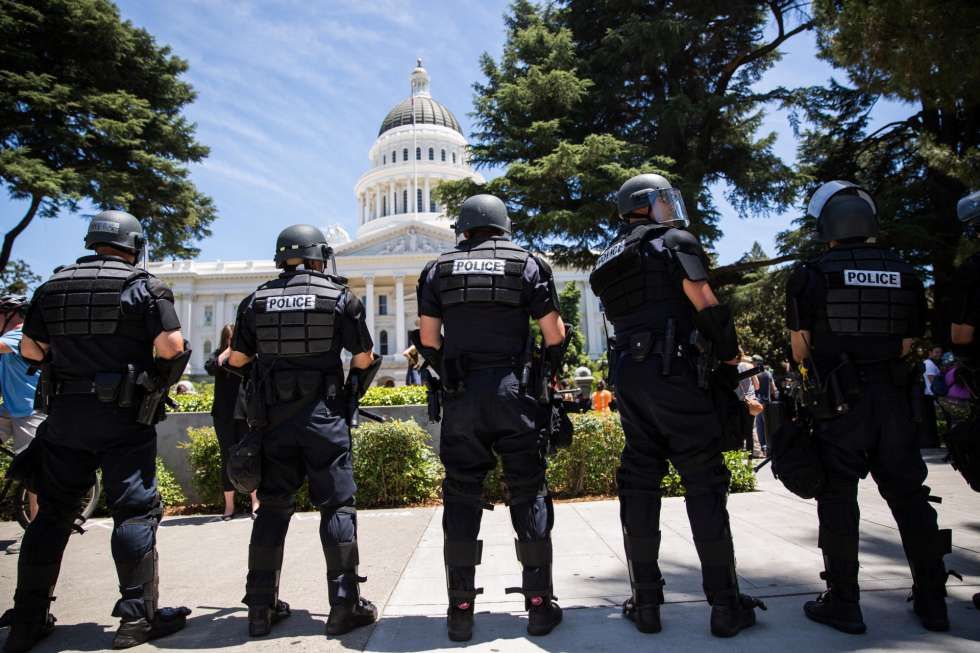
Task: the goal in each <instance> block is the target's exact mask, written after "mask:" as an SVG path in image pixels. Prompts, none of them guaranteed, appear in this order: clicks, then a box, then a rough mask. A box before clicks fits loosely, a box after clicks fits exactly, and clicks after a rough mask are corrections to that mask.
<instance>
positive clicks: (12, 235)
mask: <svg viewBox="0 0 980 653" xmlns="http://www.w3.org/2000/svg"><path fill="white" fill-rule="evenodd" d="M43 199H44V198H43V197H42V196H41V195H31V205H30V207H28V209H27V213H25V214H24V217H23V218H21V219H20V222H18V223H17V224H16V225H15V226H14V228H13V229H11V230H10V231H8V232H7V235H5V236H4V237H3V247H2V248H0V270H6V269H7V263H9V262H10V253H11V252H12V251H13V249H14V241H15V240H16V239H17V236H19V235H20V234H21V232H22V231H24V229H27V225H29V224H30V223H31V220H33V219H34V216H35V215H36V214H37V209H38V207H39V206H41V200H43Z"/></svg>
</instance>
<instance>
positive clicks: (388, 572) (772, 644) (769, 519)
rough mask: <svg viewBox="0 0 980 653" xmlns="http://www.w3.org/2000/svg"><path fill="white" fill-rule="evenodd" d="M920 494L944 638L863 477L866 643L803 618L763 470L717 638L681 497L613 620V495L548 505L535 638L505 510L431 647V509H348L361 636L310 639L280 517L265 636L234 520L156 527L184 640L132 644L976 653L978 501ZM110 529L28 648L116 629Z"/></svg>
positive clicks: (794, 508)
mask: <svg viewBox="0 0 980 653" xmlns="http://www.w3.org/2000/svg"><path fill="white" fill-rule="evenodd" d="M927 459H928V462H929V466H930V478H929V485H930V486H931V487H932V488H933V493H934V494H937V495H940V496H942V497H943V499H944V501H943V503H942V505H939V506H937V510H938V511H939V514H940V524H941V526H943V527H952V528H953V529H954V534H953V544H954V554H953V555H951V556H949V557H948V558H947V565H948V566H949V567H950V568H953V569H956V570H958V571H959V572H960V573H962V574H963V575H964V577H965V581H964V582H962V583H961V582H959V581H957V580H956V579H951V581H950V589H949V591H950V598H949V606H950V617H951V620H952V622H953V630H952V632H951V633H947V634H935V633H927V632H926V631H924V630H923V629H922V628H921V627H920V626H919V625H918V621H917V620H916V619H915V617H914V615H912V613H911V607H910V605H909V604H907V603H906V602H905V598H906V596H907V594H908V590H909V588H910V587H911V579H910V577H909V572H908V567H907V565H906V562H905V559H904V555H903V553H902V548H901V544H900V542H899V539H898V534H897V531H896V529H895V526H894V522H893V520H892V518H891V515H890V513H889V511H888V509H887V507H886V505H885V503H884V502H883V501H882V500H881V498H880V497H879V496H878V495H877V492H876V490H875V489H874V485H873V484H872V483H871V482H865V483H862V484H861V509H862V548H861V560H862V571H861V582H862V589H863V591H864V593H863V597H862V606H863V609H864V613H865V620H866V621H867V623H868V629H869V630H868V633H867V634H866V635H863V636H848V635H843V634H841V633H837V632H836V631H834V630H831V629H829V628H826V627H823V626H819V625H817V624H814V623H811V622H810V621H808V620H807V619H806V618H805V617H804V616H803V614H802V610H801V606H802V603H803V602H804V601H805V600H807V599H809V598H812V597H814V596H816V594H817V593H818V592H819V591H821V589H822V583H821V582H820V580H819V573H820V570H821V569H822V562H821V558H820V553H819V550H818V549H817V548H816V537H817V524H816V508H815V505H814V503H813V502H811V501H803V500H801V499H798V498H796V497H794V496H792V495H790V494H789V493H787V492H786V491H785V490H784V489H783V488H782V486H781V485H780V484H779V483H778V482H777V481H775V480H774V479H773V478H772V476H771V473H770V472H769V471H768V468H766V470H764V471H763V472H761V473H760V490H761V491H759V492H755V493H751V494H740V495H734V496H732V497H731V498H730V501H729V508H730V511H731V515H732V528H733V531H734V534H735V546H736V552H737V556H738V562H739V573H740V579H741V581H740V582H741V585H742V589H743V591H745V592H747V593H750V594H753V595H755V596H758V597H761V598H763V599H764V600H765V601H766V603H767V604H768V607H769V610H768V611H767V612H760V613H759V620H760V621H759V625H758V626H756V627H755V628H752V629H749V630H747V631H745V632H743V633H742V634H741V635H739V636H738V637H737V638H735V639H733V640H717V639H714V638H712V637H711V636H710V634H709V633H708V614H709V608H708V606H707V604H706V603H705V601H704V596H703V594H702V592H701V589H700V583H701V581H700V572H699V567H698V562H697V556H696V554H695V551H694V547H693V544H692V540H691V532H690V527H689V525H688V523H687V516H686V513H685V509H684V501H683V499H666V500H665V501H664V508H663V521H662V530H663V545H662V548H661V555H662V567H663V570H664V574H665V576H666V580H667V586H666V588H665V591H666V598H667V605H665V606H664V608H663V611H662V613H663V620H664V631H663V632H662V633H661V634H659V635H641V634H640V633H638V632H637V631H636V630H635V628H634V627H633V625H632V624H631V623H630V622H628V621H625V620H624V619H623V618H622V616H621V610H620V608H619V606H620V605H621V603H622V602H623V601H624V600H625V599H626V597H627V595H628V591H629V590H628V587H629V586H628V579H627V573H626V566H625V557H624V554H623V544H622V536H621V534H620V533H621V531H620V526H619V512H618V504H617V503H616V502H615V501H598V502H583V503H562V504H559V505H558V506H557V507H556V520H555V531H554V535H553V537H554V542H555V592H556V593H557V594H558V596H559V597H560V603H561V605H562V606H563V607H564V608H565V622H564V623H563V624H562V625H561V626H560V627H559V628H557V629H556V630H555V631H554V632H553V633H552V634H551V635H549V636H548V637H545V638H538V639H533V640H532V639H530V638H528V637H527V635H526V633H525V631H524V627H525V623H526V619H525V617H524V615H523V611H522V607H523V605H522V599H520V597H517V598H518V600H517V601H515V600H514V598H515V595H505V594H504V588H506V587H508V586H513V585H518V584H519V583H520V571H519V567H518V564H517V561H516V557H515V553H514V545H513V532H512V530H511V526H510V518H509V514H508V512H507V510H506V508H503V507H502V506H498V507H497V510H495V511H493V512H485V513H484V518H483V531H482V537H483V540H484V557H483V564H482V565H481V566H480V567H479V568H478V570H477V583H478V585H480V586H483V587H484V588H485V593H484V595H483V596H481V597H478V599H477V609H478V611H480V613H479V614H478V615H477V622H476V633H475V637H474V640H473V641H472V642H470V643H469V645H468V646H465V647H464V646H461V645H453V644H451V643H450V642H449V641H448V639H447V638H446V636H445V605H446V598H445V587H444V572H443V566H442V531H441V514H442V511H441V509H436V508H422V509H413V510H379V511H362V512H361V513H359V523H360V528H361V547H362V555H361V558H362V560H363V561H364V564H363V565H362V573H363V574H365V575H367V576H368V577H369V579H370V580H369V581H368V583H367V584H366V585H365V595H366V596H368V597H369V598H371V599H372V600H374V601H375V602H376V603H377V604H378V606H379V608H381V609H382V612H383V619H382V620H381V622H380V623H379V624H378V625H377V626H375V627H373V628H370V629H365V630H363V631H360V632H355V633H352V634H350V635H348V636H346V637H344V638H342V639H340V640H327V639H326V638H324V636H323V622H324V620H325V618H326V612H327V609H328V608H327V605H326V592H325V589H324V573H325V572H324V563H323V555H322V553H321V551H320V547H319V542H318V539H317V527H318V519H319V515H317V514H303V515H297V516H296V517H295V518H294V520H293V523H292V525H291V527H290V533H289V539H288V541H287V545H286V560H285V568H284V572H283V578H282V598H283V599H284V600H286V601H288V602H290V603H291V604H292V606H293V609H294V613H293V616H292V617H291V618H290V619H289V620H288V621H286V622H284V623H282V624H281V625H280V626H278V627H277V628H276V629H275V630H274V631H273V634H272V636H271V637H269V638H265V639H262V640H248V638H247V637H246V634H245V614H246V613H245V608H244V606H243V605H242V604H241V603H240V600H241V597H242V594H243V591H244V588H243V585H244V567H245V560H246V547H247V541H248V535H249V529H250V525H251V522H250V521H248V520H236V521H233V522H229V523H224V522H220V521H215V520H213V519H212V518H207V517H191V518H171V519H167V520H165V521H164V524H163V527H162V528H161V530H160V549H161V594H162V599H163V601H164V603H165V604H185V605H188V606H189V607H191V608H193V610H194V614H193V617H192V619H191V623H190V625H189V626H188V628H187V629H186V630H184V631H183V632H181V633H179V634H177V635H174V636H172V637H170V638H167V639H164V640H160V641H159V642H158V643H155V644H149V645H145V646H143V647H141V648H139V649H136V650H137V651H140V650H145V651H150V650H153V649H157V650H184V649H195V650H208V651H210V650H215V651H218V650H222V651H239V650H240V651H250V650H254V651H258V650H262V651H269V650H273V651H274V650H289V651H304V650H318V651H319V650H357V651H373V652H377V653H381V652H386V653H387V652H391V653H395V652H406V653H407V652H409V651H428V650H444V649H445V650H448V649H456V648H467V649H468V650H474V651H487V652H491V651H492V652H497V651H507V652H510V651H621V650H628V649H631V648H637V647H644V648H654V647H670V648H678V649H683V650H707V651H710V650H727V651H732V650H747V651H748V650H751V651H754V652H755V653H758V651H760V650H766V649H770V650H780V651H781V650H786V649H789V648H790V647H792V648H793V649H794V653H796V652H797V651H799V652H802V651H811V650H812V651H826V650H855V649H862V650H892V649H904V650H916V651H950V652H955V651H977V650H980V613H978V612H977V610H975V609H974V608H973V606H972V604H971V603H970V596H971V595H972V594H973V593H974V592H977V591H980V494H976V493H973V492H971V491H970V490H969V488H967V486H966V484H965V483H964V482H963V480H962V479H961V478H960V477H959V475H958V474H957V473H956V472H954V471H953V470H952V469H950V468H949V467H948V466H947V465H945V464H943V463H942V462H941V457H940V455H939V454H937V453H931V454H928V456H927ZM109 528H111V524H110V523H109V522H107V521H105V520H103V521H100V522H97V523H95V524H94V525H93V526H92V527H91V528H90V529H89V532H88V533H86V534H85V535H84V536H81V537H78V536H75V537H73V538H72V542H71V544H70V547H69V551H68V553H67V554H66V558H65V560H66V564H65V568H64V570H63V572H62V576H61V581H60V582H59V588H58V592H57V593H58V595H59V597H61V598H60V599H59V601H58V602H57V603H55V605H54V612H55V614H56V615H57V616H58V618H59V628H58V630H57V631H56V633H55V634H54V635H53V636H52V637H51V638H50V639H49V640H48V641H47V642H45V643H44V644H43V645H42V646H39V647H38V649H37V650H38V651H60V650H72V651H91V650H100V649H103V648H106V647H107V646H108V645H109V642H110V641H111V633H112V631H113V630H114V629H115V623H114V620H113V619H112V618H111V617H110V616H109V614H108V613H109V610H110V609H111V606H112V603H113V601H114V600H115V575H114V572H113V568H112V561H111V557H110V555H109V546H108V539H109V537H108V536H109ZM16 532H17V526H16V524H0V546H3V540H8V541H9V540H10V539H12V536H13V535H14V534H16ZM15 572H16V557H15V556H2V555H0V607H4V608H5V607H8V606H9V601H10V597H11V595H12V590H13V584H14V577H15ZM0 637H2V635H0Z"/></svg>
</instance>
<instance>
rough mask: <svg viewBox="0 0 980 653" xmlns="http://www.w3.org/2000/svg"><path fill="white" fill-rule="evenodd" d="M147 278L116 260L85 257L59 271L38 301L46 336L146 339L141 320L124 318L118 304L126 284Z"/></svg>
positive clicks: (142, 272)
mask: <svg viewBox="0 0 980 653" xmlns="http://www.w3.org/2000/svg"><path fill="white" fill-rule="evenodd" d="M149 276H150V275H149V274H148V273H147V272H145V271H143V270H140V269H138V268H136V267H135V266H133V265H131V264H129V263H127V262H126V261H124V260H123V259H120V258H116V257H104V256H87V257H85V258H82V259H79V261H78V262H77V263H75V264H73V265H66V266H65V267H63V268H60V269H59V270H57V271H56V272H55V273H54V276H52V277H51V279H49V280H48V281H47V283H45V284H44V295H43V297H42V299H41V309H42V310H43V313H44V323H45V326H46V327H47V329H48V333H49V334H50V335H51V336H52V337H54V336H97V335H121V336H128V337H131V338H137V339H145V338H146V333H145V329H144V328H143V320H142V318H141V317H139V316H133V317H127V316H125V315H123V313H122V308H121V301H120V300H121V298H122V291H123V289H124V288H125V287H126V284H127V283H129V282H130V281H131V280H133V279H137V278H140V277H146V278H148V277H149Z"/></svg>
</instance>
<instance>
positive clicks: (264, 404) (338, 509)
mask: <svg viewBox="0 0 980 653" xmlns="http://www.w3.org/2000/svg"><path fill="white" fill-rule="evenodd" d="M372 346H373V343H372V342H371V336H370V334H369V333H368V331H367V327H366V325H365V321H364V307H363V305H362V304H361V301H360V300H359V299H358V298H357V297H356V296H355V295H354V294H353V293H351V292H350V291H349V290H348V289H347V287H346V286H344V285H342V284H341V282H340V280H338V279H337V278H335V277H331V276H329V275H326V274H322V273H319V272H314V271H307V270H292V271H285V272H283V273H281V274H280V275H279V277H278V278H277V279H274V280H272V281H269V282H267V283H264V284H262V285H261V286H259V288H258V290H256V291H255V292H254V293H253V294H251V295H250V296H248V297H246V298H245V299H244V300H243V301H242V303H241V305H240V306H239V308H238V319H237V323H236V325H235V338H234V344H233V345H232V348H233V349H234V350H235V351H238V352H241V353H242V354H245V355H248V356H253V355H254V356H256V363H255V366H254V368H253V370H252V388H251V393H253V395H254V396H253V398H251V399H250V410H254V411H256V412H254V413H253V414H252V416H251V417H250V419H258V420H259V422H263V421H264V422H265V423H264V425H256V424H253V426H254V427H255V428H257V429H258V430H259V431H260V432H261V438H262V480H261V483H260V485H259V488H258V498H259V501H260V503H261V505H260V507H259V510H258V516H257V518H256V520H255V525H254V527H253V529H252V539H251V542H250V544H249V565H248V566H249V571H248V579H247V581H246V594H245V598H244V599H243V600H244V602H245V603H246V604H247V605H249V606H254V607H265V606H270V605H275V604H276V601H277V593H278V585H279V572H280V569H281V567H282V554H283V543H284V542H285V539H286V531H287V529H288V528H289V520H290V517H291V516H292V514H293V510H294V498H295V494H296V491H297V490H299V488H300V486H301V485H302V484H303V480H304V479H308V480H309V488H310V499H311V500H312V502H313V504H314V505H316V506H317V507H318V508H319V510H320V514H321V521H320V540H321V543H322V545H323V552H324V555H325V557H326V561H327V579H328V590H329V597H330V605H331V606H333V605H339V604H342V603H344V602H345V601H349V600H352V599H354V600H356V598H357V596H358V594H357V592H358V577H357V562H358V560H357V515H356V511H355V508H354V495H355V493H356V489H357V488H356V487H355V485H354V475H353V467H352V462H351V436H350V428H349V427H348V422H347V415H346V403H345V400H344V397H343V386H344V380H343V366H342V364H341V360H340V351H341V348H343V349H346V350H348V351H349V352H351V353H352V354H360V353H362V352H369V351H371V348H372ZM255 406H258V408H255ZM262 413H265V414H264V415H263V414H262Z"/></svg>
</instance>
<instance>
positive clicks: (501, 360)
mask: <svg viewBox="0 0 980 653" xmlns="http://www.w3.org/2000/svg"><path fill="white" fill-rule="evenodd" d="M460 361H461V363H462V368H463V373H464V374H465V373H467V372H475V371H476V370H491V369H496V368H501V367H511V368H517V367H521V366H522V365H524V357H523V356H521V355H520V354H514V355H507V354H476V353H464V354H463V355H462V356H461V357H460Z"/></svg>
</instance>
